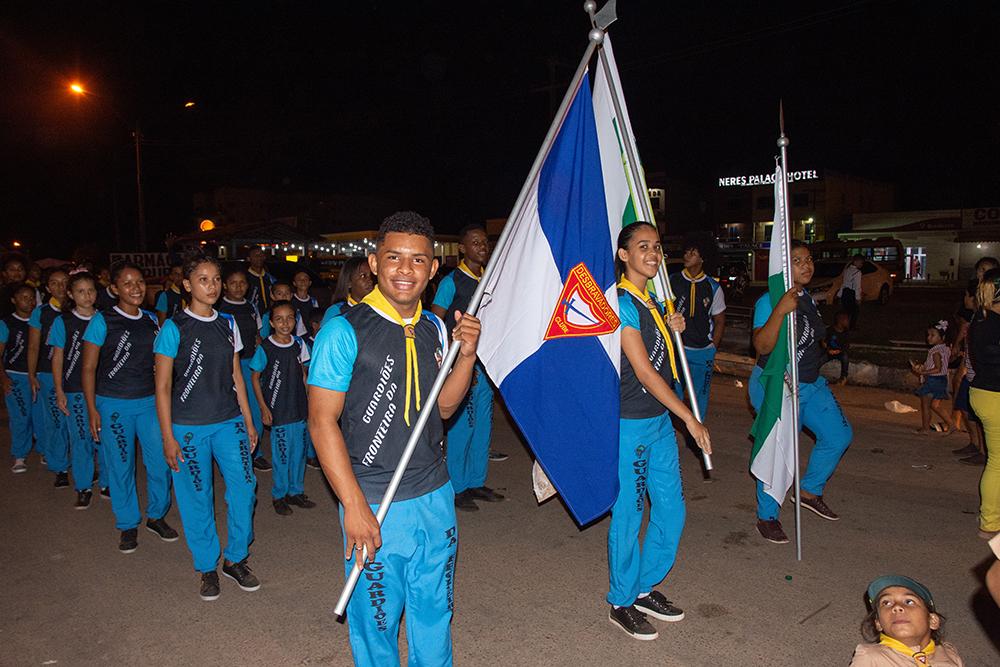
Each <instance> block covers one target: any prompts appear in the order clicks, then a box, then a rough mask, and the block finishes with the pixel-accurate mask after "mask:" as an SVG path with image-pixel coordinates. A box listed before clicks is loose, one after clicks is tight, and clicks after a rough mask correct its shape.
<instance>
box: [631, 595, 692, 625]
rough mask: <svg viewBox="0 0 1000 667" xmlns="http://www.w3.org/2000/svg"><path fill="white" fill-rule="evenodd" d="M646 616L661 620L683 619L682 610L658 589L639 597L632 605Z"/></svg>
mask: <svg viewBox="0 0 1000 667" xmlns="http://www.w3.org/2000/svg"><path fill="white" fill-rule="evenodd" d="M632 606H633V607H635V608H636V609H638V610H639V611H641V612H642V613H644V614H646V615H647V616H652V617H653V618H658V619H660V620H661V621H671V622H673V621H683V620H684V612H683V611H681V610H680V609H678V608H677V607H675V606H674V605H673V603H671V602H670V600H668V599H667V598H666V597H664V595H663V593H661V592H660V591H653V592H652V593H650V594H649V595H647V596H646V597H644V598H639V599H638V600H636V601H635V603H633V605H632Z"/></svg>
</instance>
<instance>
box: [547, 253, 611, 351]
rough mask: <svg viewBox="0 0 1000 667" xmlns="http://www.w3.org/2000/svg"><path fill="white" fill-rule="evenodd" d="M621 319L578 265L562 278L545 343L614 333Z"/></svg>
mask: <svg viewBox="0 0 1000 667" xmlns="http://www.w3.org/2000/svg"><path fill="white" fill-rule="evenodd" d="M619 324H621V320H619V319H618V315H617V313H615V311H614V309H613V308H612V307H611V304H609V303H608V300H607V298H605V296H604V292H603V291H602V290H601V288H600V286H598V284H597V281H595V280H594V278H593V276H591V275H590V271H588V270H587V266H586V265H585V264H584V263H583V262H580V263H579V264H577V265H576V266H574V267H573V268H572V269H570V272H569V275H568V276H567V277H566V284H565V285H563V289H562V293H560V294H559V302H558V303H557V304H556V308H555V311H554V312H553V313H552V319H551V320H550V321H549V328H548V330H547V331H546V332H545V340H553V339H555V338H571V337H576V336H600V335H603V334H609V333H614V332H615V331H617V330H618V325H619Z"/></svg>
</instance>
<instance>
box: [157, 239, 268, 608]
mask: <svg viewBox="0 0 1000 667" xmlns="http://www.w3.org/2000/svg"><path fill="white" fill-rule="evenodd" d="M184 289H185V290H186V291H187V292H188V293H190V295H191V305H190V306H189V307H187V308H185V309H184V310H183V311H181V312H180V313H178V314H176V315H174V316H173V317H172V318H171V319H169V320H167V321H166V322H165V323H164V324H163V329H162V330H161V331H160V335H159V336H157V337H156V346H155V347H154V352H155V353H156V412H157V415H158V417H159V425H160V431H161V432H162V434H163V454H164V456H165V457H166V460H167V465H168V466H170V469H171V470H173V477H174V493H176V494H177V507H178V509H179V510H180V512H181V522H182V523H183V525H184V538H185V540H186V541H187V545H188V549H190V551H191V556H192V558H193V559H194V569H195V570H197V571H198V572H199V573H201V589H200V594H201V598H202V599H203V600H215V599H216V598H218V597H219V575H218V573H217V572H216V567H217V566H218V562H219V553H220V551H221V547H220V544H219V534H218V531H217V530H216V525H215V494H214V492H213V484H212V481H213V480H212V478H213V474H212V463H213V461H214V462H215V464H217V465H218V466H219V472H221V473H222V479H223V480H224V481H225V484H226V507H227V510H226V519H227V521H226V528H227V531H226V534H227V541H226V550H225V552H223V555H224V557H225V560H224V562H223V564H222V573H223V574H225V575H226V576H227V577H229V578H230V579H232V580H234V581H235V582H236V583H237V585H238V586H239V587H240V588H242V589H243V590H245V591H255V590H257V589H258V588H260V582H259V581H258V580H257V577H256V576H255V575H254V574H253V572H251V571H250V568H249V566H248V565H247V558H248V556H249V554H250V543H251V542H252V541H253V507H254V503H255V501H256V498H255V492H256V490H257V478H256V477H255V476H254V472H253V464H252V462H251V460H250V455H251V451H252V450H253V448H254V447H255V446H256V445H257V432H256V431H255V430H254V428H253V424H252V423H251V422H250V406H249V401H248V400H247V392H246V387H245V386H244V383H243V374H242V372H241V371H240V359H239V352H240V349H241V348H242V347H243V345H242V342H241V340H240V329H239V327H238V326H237V325H236V321H235V320H234V318H233V317H232V316H230V315H226V314H223V313H219V312H218V311H216V310H215V309H214V308H213V306H214V304H215V302H216V301H218V299H219V296H220V295H221V294H222V274H221V272H220V269H219V264H218V262H216V261H215V260H214V259H208V258H204V257H199V258H195V259H192V260H190V261H188V262H187V263H186V264H185V265H184Z"/></svg>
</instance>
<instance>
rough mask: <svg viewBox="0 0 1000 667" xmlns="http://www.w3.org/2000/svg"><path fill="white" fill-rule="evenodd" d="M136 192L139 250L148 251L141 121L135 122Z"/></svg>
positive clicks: (133, 134)
mask: <svg viewBox="0 0 1000 667" xmlns="http://www.w3.org/2000/svg"><path fill="white" fill-rule="evenodd" d="M132 136H133V137H134V138H135V192H136V206H137V207H138V218H139V251H140V252H145V251H146V203H145V199H144V198H143V194H142V131H141V130H140V129H139V121H136V122H135V132H133V133H132Z"/></svg>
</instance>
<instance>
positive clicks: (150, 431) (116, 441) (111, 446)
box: [97, 396, 170, 530]
mask: <svg viewBox="0 0 1000 667" xmlns="http://www.w3.org/2000/svg"><path fill="white" fill-rule="evenodd" d="M97 412H98V414H100V416H101V447H102V448H103V449H104V459H103V460H104V461H106V462H107V464H108V481H109V482H110V485H111V509H112V511H114V513H115V527H116V528H118V530H128V529H130V528H135V527H136V526H138V525H139V522H141V521H142V515H141V514H139V497H138V495H137V494H136V490H135V467H136V464H135V439H136V437H138V438H139V445H140V446H141V447H142V463H143V466H144V467H145V468H146V498H147V502H146V516H147V517H148V518H150V519H162V518H163V516H164V515H165V514H166V513H167V511H168V510H169V509H170V468H168V467H167V460H166V459H165V458H163V436H162V435H161V434H160V425H159V421H158V420H157V417H156V399H155V398H154V397H153V396H146V397H144V398H109V397H106V396H98V397H97Z"/></svg>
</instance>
